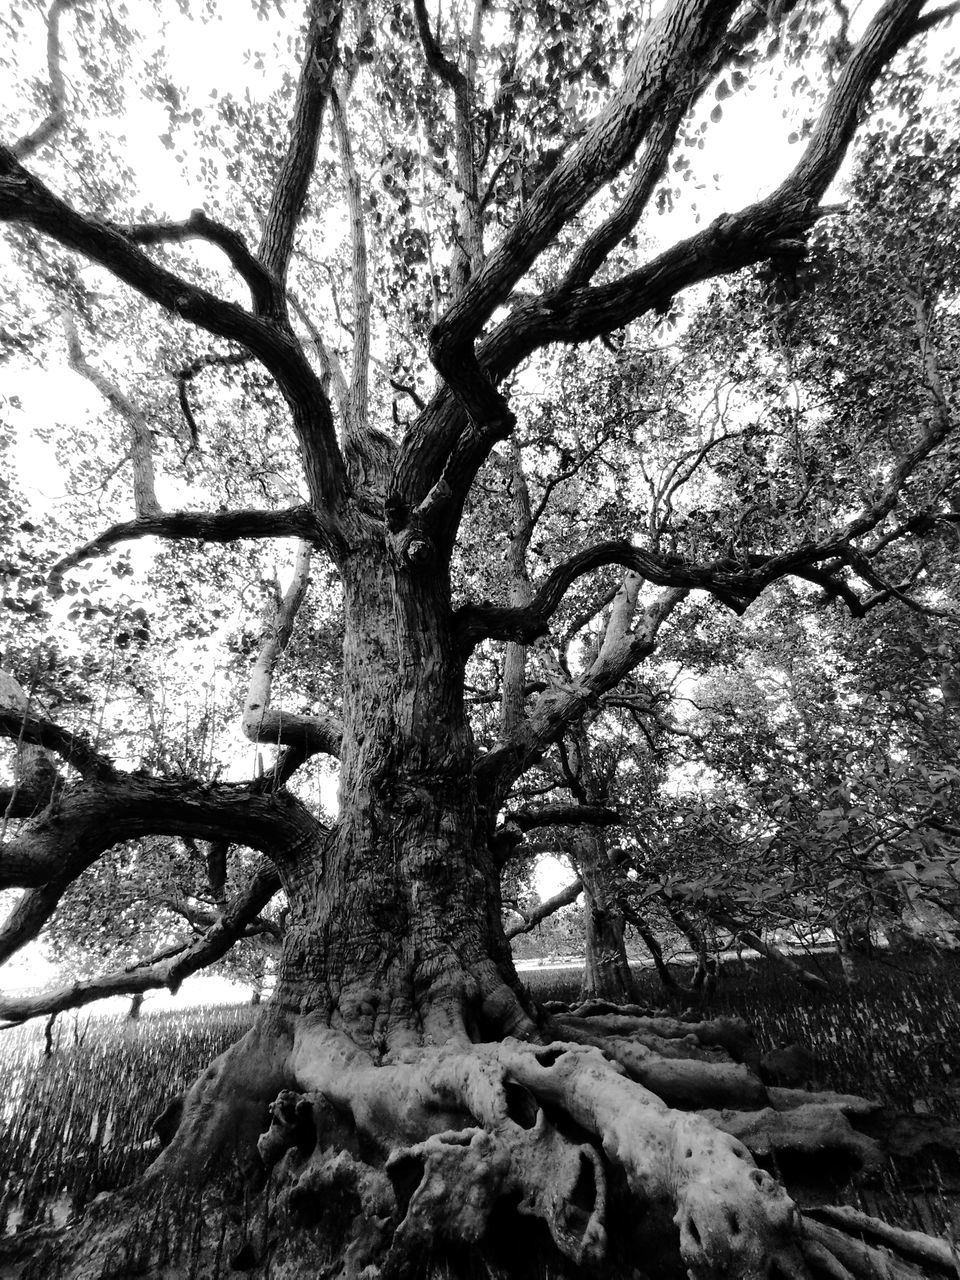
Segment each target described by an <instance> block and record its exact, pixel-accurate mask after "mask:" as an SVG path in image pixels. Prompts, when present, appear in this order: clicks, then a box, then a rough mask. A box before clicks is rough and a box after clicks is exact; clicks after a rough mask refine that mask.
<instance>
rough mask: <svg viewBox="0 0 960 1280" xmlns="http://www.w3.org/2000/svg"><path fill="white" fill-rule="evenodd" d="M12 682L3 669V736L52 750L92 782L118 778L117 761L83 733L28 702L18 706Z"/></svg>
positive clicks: (0, 677) (0, 675)
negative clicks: (37, 710)
mask: <svg viewBox="0 0 960 1280" xmlns="http://www.w3.org/2000/svg"><path fill="white" fill-rule="evenodd" d="M10 683H13V684H15V683H16V682H15V681H13V680H12V677H11V676H9V675H8V674H7V673H6V672H0V737H2V738H13V739H15V740H16V741H18V742H21V743H29V744H30V745H31V746H36V747H43V748H44V749H45V750H47V751H52V752H54V754H55V755H58V756H59V757H60V758H61V760H63V762H64V764H68V765H70V766H71V767H72V768H74V769H76V771H77V772H78V773H79V774H80V775H81V776H82V777H84V778H86V779H88V780H89V781H91V782H93V781H103V782H111V781H113V780H114V779H115V778H116V777H117V771H116V768H115V767H114V765H113V763H112V762H111V761H110V760H108V759H107V757H106V756H104V755H101V753H100V752H99V751H97V750H96V749H95V748H94V747H92V746H91V745H90V743H89V742H87V740H86V739H85V738H84V737H83V736H82V735H81V734H77V733H71V732H70V730H69V729H63V728H61V727H60V725H58V724H55V723H54V722H53V721H52V720H47V719H45V718H44V717H42V716H35V715H33V714H32V713H31V712H30V710H29V708H28V706H27V705H26V702H24V704H23V705H16V703H15V702H14V701H13V699H12V698H11V697H9V696H8V687H9V684H10ZM18 687H19V686H18Z"/></svg>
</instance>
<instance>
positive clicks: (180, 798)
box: [0, 774, 320, 889]
mask: <svg viewBox="0 0 960 1280" xmlns="http://www.w3.org/2000/svg"><path fill="white" fill-rule="evenodd" d="M319 830H320V828H319V824H318V823H317V822H316V820H315V819H314V818H313V817H312V816H311V814H310V813H309V812H308V811H307V810H306V809H305V808H304V807H303V806H302V805H301V804H300V803H299V801H297V800H296V799H295V798H294V797H293V796H290V795H289V794H287V793H285V792H278V793H271V792H266V791H265V790H264V789H263V787H262V786H260V785H259V783H257V782H252V783H232V784H230V783H219V784H216V785H212V784H199V783H194V782H192V781H183V780H180V779H169V778H151V777H147V776H145V775H143V774H120V775H117V776H115V777H114V778H113V779H109V780H108V779H101V780H100V781H99V782H98V783H97V784H92V783H90V784H88V783H78V784H75V785H73V786H68V787H66V788H64V790H63V791H62V792H61V794H60V795H59V797H58V801H57V804H56V805H55V806H53V807H52V808H50V809H48V810H46V811H45V812H43V813H41V814H40V815H38V816H37V817H36V818H34V819H33V820H32V821H28V822H26V823H24V825H23V826H22V827H21V829H20V831H19V832H18V834H17V835H16V837H14V838H13V839H10V840H7V841H6V842H5V843H4V845H3V847H2V849H0V889H8V888H37V887H39V886H42V885H46V884H48V883H50V882H64V883H65V884H66V883H69V881H70V880H73V879H75V878H76V877H77V876H78V875H79V874H80V872H81V871H83V870H85V869H86V868H87V867H88V866H90V865H91V863H93V862H95V861H96V859H97V858H98V857H100V855H101V854H102V853H105V852H106V850H107V849H110V848H112V847H113V845H115V844H118V843H120V842H121V841H124V840H135V839H137V838H138V837H141V836H146V835H174V836H194V837H198V838H200V839H204V840H216V839H226V840H229V841H230V842H231V843H234V844H242V845H245V846H248V847H250V848H255V849H260V850H261V851H263V852H265V853H268V854H269V855H270V856H271V857H272V858H274V859H275V860H277V861H278V862H279V863H282V862H283V860H284V858H286V857H290V856H293V855H292V853H291V850H293V849H295V848H296V847H299V846H300V845H301V844H303V843H304V842H308V841H314V842H315V841H316V840H317V839H318V838H319V836H318V834H317V833H318V832H319Z"/></svg>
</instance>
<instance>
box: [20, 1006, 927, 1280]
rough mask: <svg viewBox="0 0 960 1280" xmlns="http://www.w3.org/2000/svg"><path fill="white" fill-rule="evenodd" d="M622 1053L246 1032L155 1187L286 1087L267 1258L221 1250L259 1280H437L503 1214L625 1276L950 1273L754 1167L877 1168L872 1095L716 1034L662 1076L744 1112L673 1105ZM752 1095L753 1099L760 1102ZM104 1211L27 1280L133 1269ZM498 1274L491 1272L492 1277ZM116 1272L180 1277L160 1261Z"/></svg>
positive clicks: (269, 1157) (266, 1112) (263, 1153)
mask: <svg viewBox="0 0 960 1280" xmlns="http://www.w3.org/2000/svg"><path fill="white" fill-rule="evenodd" d="M683 1025H684V1024H679V1026H683ZM616 1030H617V1032H621V1031H622V1030H623V1028H622V1026H620V1025H617V1027H616ZM703 1030H706V1028H703ZM662 1031H663V1028H662V1027H661V1028H658V1030H657V1032H652V1031H651V1032H650V1034H661V1033H662ZM711 1034H712V1035H713V1037H714V1039H715V1040H716V1037H717V1036H719V1035H724V1036H726V1037H727V1038H728V1040H729V1041H730V1042H731V1043H742V1041H740V1040H738V1035H737V1032H736V1028H731V1027H729V1026H728V1027H726V1028H725V1029H719V1030H718V1029H716V1028H714V1029H713V1031H712V1033H711V1032H707V1033H706V1036H705V1038H707V1036H709V1035H711ZM689 1037H690V1033H689V1031H687V1032H686V1033H685V1034H684V1036H682V1037H681V1036H680V1035H679V1034H678V1035H677V1036H675V1037H672V1038H673V1039H676V1040H677V1041H678V1042H683V1043H685V1044H687V1047H688V1049H690V1050H692V1049H693V1048H695V1045H694V1044H691V1043H689ZM361 1038H362V1039H364V1040H365V1039H366V1037H361ZM664 1038H665V1039H671V1037H670V1036H666V1037H664ZM629 1043H630V1042H629V1041H628V1040H627V1039H626V1037H625V1036H623V1035H622V1034H618V1035H617V1036H615V1037H614V1040H613V1046H614V1055H613V1056H611V1055H610V1054H605V1053H604V1052H602V1051H601V1049H600V1048H599V1047H597V1046H595V1045H590V1044H583V1043H576V1042H573V1041H570V1040H565V1041H561V1040H557V1041H554V1042H553V1043H549V1044H541V1043H531V1042H527V1041H521V1040H518V1039H514V1038H507V1039H505V1040H503V1041H500V1042H485V1043H480V1044H472V1043H470V1042H469V1041H467V1040H466V1039H465V1038H464V1037H462V1036H457V1037H454V1038H452V1039H451V1040H450V1041H449V1042H448V1043H446V1044H445V1045H442V1046H436V1045H424V1044H422V1043H421V1044H416V1043H414V1042H413V1037H410V1038H403V1037H401V1038H399V1039H398V1040H397V1041H396V1043H395V1046H394V1047H393V1048H391V1049H387V1048H386V1047H385V1046H381V1047H379V1048H374V1049H371V1047H369V1045H367V1044H366V1043H364V1044H363V1047H360V1046H359V1045H358V1044H357V1042H356V1040H355V1039H353V1038H352V1037H351V1036H350V1035H348V1034H347V1033H346V1032H345V1031H344V1030H340V1029H337V1028H332V1027H331V1026H330V1025H328V1023H327V1021H326V1020H325V1019H324V1018H321V1017H319V1016H317V1015H310V1016H305V1017H301V1018H300V1019H298V1020H297V1022H296V1025H295V1027H294V1030H293V1034H292V1039H287V1040H286V1041H285V1042H283V1047H284V1055H283V1060H282V1063H281V1061H280V1057H279V1056H278V1055H279V1051H278V1052H277V1053H270V1052H268V1050H267V1048H266V1042H265V1041H261V1040H258V1039H257V1038H256V1037H253V1038H248V1040H246V1041H244V1042H241V1044H240V1045H238V1046H236V1047H235V1049H234V1050H233V1051H231V1053H230V1054H228V1055H225V1057H224V1059H221V1060H220V1064H219V1065H218V1066H217V1068H216V1070H215V1071H214V1072H213V1073H212V1074H208V1076H207V1077H205V1079H204V1080H201V1081H200V1082H198V1084H197V1085H195V1086H194V1089H193V1090H192V1091H191V1094H190V1095H188V1097H187V1101H186V1105H185V1109H184V1117H183V1120H182V1122H181V1125H180V1128H179V1130H178V1132H177V1135H176V1137H175V1139H174V1141H173V1143H171V1145H170V1146H169V1147H168V1148H167V1149H166V1150H165V1152H164V1154H163V1156H162V1158H161V1159H160V1160H159V1161H158V1162H157V1164H155V1166H154V1167H153V1170H152V1171H151V1173H150V1174H148V1185H153V1186H158V1185H162V1184H163V1182H164V1180H168V1179H169V1177H170V1176H172V1175H175V1174H176V1173H177V1171H178V1169H180V1168H181V1162H183V1163H182V1167H183V1168H184V1169H190V1168H193V1167H195V1165H196V1160H195V1156H196V1152H197V1150H198V1149H199V1148H200V1147H202V1145H203V1141H204V1139H203V1134H204V1132H206V1134H207V1138H208V1139H209V1141H210V1142H216V1141H222V1138H223V1133H224V1126H225V1120H224V1117H225V1116H226V1115H227V1113H228V1110H229V1104H230V1097H231V1096H232V1097H234V1098H236V1096H237V1091H238V1087H239V1086H240V1084H241V1082H245V1083H244V1085H243V1088H242V1089H241V1090H240V1093H241V1100H242V1107H241V1109H240V1112H239V1116H240V1119H241V1121H242V1122H243V1123H244V1124H245V1125H246V1127H247V1129H248V1131H249V1129H250V1127H251V1121H252V1117H253V1113H254V1111H255V1110H256V1108H257V1105H258V1100H259V1103H260V1104H262V1102H263V1099H264V1096H265V1090H266V1089H267V1087H268V1086H270V1087H272V1086H273V1085H274V1084H275V1083H276V1081H277V1080H278V1079H282V1080H283V1087H281V1088H280V1089H279V1090H277V1091H276V1093H275V1094H274V1097H273V1100H272V1102H271V1103H270V1105H269V1106H266V1107H263V1106H262V1105H261V1110H260V1113H259V1114H260V1121H259V1127H260V1129H261V1130H262V1132H261V1133H260V1136H259V1140H258V1142H257V1151H258V1152H259V1158H260V1161H261V1162H262V1169H265V1170H266V1171H268V1172H269V1174H270V1181H269V1188H268V1193H269V1226H266V1225H265V1226H264V1229H263V1230H262V1232H261V1233H260V1235H259V1236H258V1237H257V1240H258V1243H257V1245H256V1247H254V1246H253V1244H252V1243H250V1240H249V1239H247V1241H246V1243H243V1236H242V1232H241V1231H240V1229H239V1228H236V1227H235V1225H234V1226H230V1227H229V1233H228V1239H227V1242H226V1245H224V1233H225V1232H228V1228H227V1226H224V1228H223V1231H222V1232H221V1235H220V1238H219V1243H218V1246H217V1247H218V1249H219V1250H220V1253H221V1254H223V1256H225V1257H226V1256H229V1257H232V1258H236V1259H239V1262H238V1263H237V1265H238V1266H239V1265H242V1267H243V1269H245V1270H247V1271H248V1273H257V1274H262V1273H263V1272H262V1269H263V1268H264V1267H265V1266H266V1264H267V1262H269V1274H270V1275H271V1276H272V1277H273V1278H274V1280H282V1278H283V1277H286V1276H289V1277H294V1276H302V1275H306V1274H311V1275H321V1276H325V1277H329V1278H330V1280H334V1278H336V1280H340V1278H342V1280H354V1278H361V1280H400V1278H401V1277H404V1278H405V1277H411V1276H418V1275H421V1274H425V1273H426V1271H427V1270H428V1269H429V1268H428V1263H429V1261H430V1259H432V1258H435V1257H436V1256H437V1251H438V1249H439V1250H441V1251H442V1250H444V1249H446V1250H447V1251H452V1253H453V1254H454V1255H458V1251H460V1255H462V1251H463V1250H470V1251H472V1252H473V1253H474V1254H476V1256H481V1257H483V1256H485V1257H488V1258H489V1257H490V1256H491V1251H492V1250H495V1241H496V1237H497V1235H498V1234H500V1233H501V1230H502V1228H503V1227H504V1225H505V1223H506V1222H507V1221H509V1222H510V1224H511V1225H510V1232H511V1238H515V1237H516V1235H517V1232H518V1231H521V1233H522V1228H521V1227H520V1226H518V1224H523V1223H527V1224H529V1228H528V1231H529V1236H530V1238H531V1239H533V1240H535V1241H536V1242H537V1243H536V1248H537V1249H539V1250H541V1251H543V1250H546V1251H547V1252H548V1253H549V1254H550V1255H551V1256H552V1257H553V1259H554V1264H553V1265H554V1269H555V1274H556V1275H558V1276H560V1275H573V1274H576V1273H579V1272H581V1271H584V1272H587V1273H591V1272H596V1271H598V1270H602V1271H603V1273H604V1274H607V1275H611V1276H617V1275H621V1274H622V1275H624V1276H627V1275H629V1276H630V1277H632V1280H637V1277H640V1276H646V1277H647V1280H669V1278H670V1277H677V1280H679V1278H680V1277H683V1276H684V1275H686V1276H687V1277H690V1278H691V1280H720V1277H726V1278H727V1280H823V1278H824V1277H826V1278H832V1280H837V1278H839V1280H847V1278H848V1277H853V1280H877V1278H878V1277H888V1280H907V1278H908V1277H909V1278H911V1280H917V1277H923V1276H931V1277H934V1276H943V1275H950V1274H952V1254H951V1253H950V1250H949V1248H948V1246H947V1245H946V1244H945V1243H943V1242H940V1241H936V1240H932V1239H930V1238H929V1237H926V1236H923V1235H921V1234H920V1233H916V1232H904V1231H899V1230H897V1229H894V1228H889V1227H886V1226H885V1224H883V1223H878V1222H877V1220H876V1219H868V1218H867V1217H866V1216H865V1215H863V1214H857V1213H855V1212H854V1211H845V1210H822V1211H820V1212H819V1213H818V1215H817V1216H816V1217H814V1216H810V1215H801V1214H800V1213H799V1211H798V1209H797V1207H796V1206H795V1204H794V1202H793V1200H792V1199H791V1198H790V1196H789V1195H788V1193H787V1191H786V1190H785V1189H784V1187H783V1186H781V1184H780V1183H779V1182H777V1181H776V1180H775V1179H774V1177H773V1176H772V1175H771V1173H769V1172H768V1171H767V1170H765V1169H764V1168H762V1167H758V1165H757V1164H756V1163H755V1161H754V1158H753V1154H756V1155H757V1156H758V1158H760V1159H761V1160H762V1159H763V1158H764V1157H766V1156H770V1155H775V1156H776V1155H782V1154H783V1153H789V1152H793V1153H802V1154H803V1155H805V1156H806V1157H808V1158H810V1159H815V1160H819V1161H820V1162H821V1163H823V1162H824V1160H825V1159H826V1160H827V1161H828V1162H836V1160H837V1158H838V1156H839V1155H846V1156H847V1157H850V1159H851V1162H853V1163H857V1164H859V1165H860V1166H863V1165H864V1164H871V1163H873V1162H874V1161H875V1160H876V1159H877V1155H878V1153H877V1150H876V1148H875V1146H874V1144H873V1143H872V1142H870V1140H869V1139H867V1138H865V1137H864V1136H863V1135H861V1134H859V1133H857V1131H856V1130H855V1129H854V1128H853V1126H852V1125H851V1123H850V1119H849V1117H851V1116H853V1117H854V1118H855V1117H856V1116H857V1115H860V1114H863V1113H865V1112H866V1111H868V1110H869V1109H870V1104H867V1103H865V1102H863V1100H861V1099H855V1098H849V1097H845V1096H843V1095H836V1094H808V1093H804V1092H803V1091H800V1090H785V1089H784V1090H771V1091H769V1092H767V1091H766V1090H764V1089H763V1086H762V1085H760V1083H759V1081H758V1080H757V1078H756V1077H755V1076H752V1073H751V1072H750V1070H749V1068H747V1067H746V1066H745V1065H744V1064H743V1063H735V1062H732V1061H731V1060H730V1057H729V1054H728V1053H727V1052H726V1050H724V1049H723V1048H722V1047H721V1046H720V1045H719V1044H717V1043H714V1044H713V1045H712V1046H708V1047H707V1048H706V1049H704V1048H703V1046H702V1044H701V1046H700V1047H701V1051H702V1052H703V1053H704V1054H705V1055H706V1057H705V1058H704V1059H702V1060H701V1059H698V1058H696V1057H694V1056H690V1057H670V1058H661V1059H659V1061H660V1063H661V1067H662V1070H663V1071H664V1072H665V1073H667V1074H669V1073H672V1072H675V1071H677V1070H684V1071H686V1070H702V1071H704V1072H705V1073H706V1074H707V1075H708V1076H711V1077H714V1076H716V1074H717V1073H719V1072H722V1071H726V1072H727V1073H731V1072H735V1073H738V1074H736V1075H735V1076H731V1077H730V1078H731V1079H736V1080H741V1079H744V1078H747V1077H749V1078H750V1079H751V1081H752V1083H751V1085H750V1087H749V1088H748V1089H746V1090H745V1091H743V1090H742V1091H741V1094H740V1098H739V1102H738V1106H737V1108H736V1109H725V1110H719V1111H714V1112H698V1111H684V1110H679V1109H675V1108H672V1107H671V1106H669V1105H668V1104H667V1103H666V1102H665V1101H664V1099H663V1098H662V1097H661V1096H659V1095H658V1094H657V1093H656V1092H654V1091H652V1090H651V1089H649V1088H648V1087H646V1086H645V1085H644V1084H643V1083H642V1082H641V1081H640V1080H638V1079H636V1078H635V1076H637V1075H642V1074H644V1073H645V1072H648V1070H649V1063H650V1061H652V1060H653V1059H655V1058H657V1055H656V1054H655V1053H654V1052H653V1050H652V1049H650V1048H649V1047H647V1046H646V1045H638V1044H635V1045H634V1051H635V1052H634V1054H633V1055H631V1054H630V1053H628V1052H627V1050H626V1048H625V1046H627V1045H628V1044H629ZM641 1051H642V1052H641ZM231 1055H232V1056H231ZM245 1060H246V1061H245ZM758 1089H759V1091H760V1092H759V1094H758V1093H757V1090H758ZM757 1097H760V1099H761V1101H760V1103H759V1104H758V1105H755V1106H754V1109H752V1110H751V1109H749V1108H750V1107H751V1106H752V1105H753V1102H752V1101H751V1100H754V1099H756V1098H757ZM752 1153H753V1154H752ZM117 1205H118V1206H119V1207H120V1208H122V1210H123V1212H124V1213H125V1214H126V1215H127V1216H128V1220H129V1215H130V1213H131V1211H132V1209H133V1208H134V1207H135V1205H136V1199H135V1198H133V1199H131V1198H130V1197H119V1198H118V1199H117ZM140 1207H141V1209H142V1204H141V1206H140ZM851 1214H852V1217H851V1216H850V1215H851ZM505 1215H506V1216H505ZM110 1220H111V1210H110V1206H109V1205H107V1206H95V1212H94V1214H93V1219H92V1222H93V1224H94V1226H96V1224H97V1222H98V1221H99V1224H100V1225H99V1228H98V1229H99V1231H100V1236H99V1246H98V1248H97V1249H93V1247H92V1245H91V1247H88V1248H86V1249H84V1248H82V1247H79V1246H77V1245H76V1244H73V1245H71V1246H70V1247H68V1248H67V1249H63V1248H62V1247H58V1252H57V1261H58V1262H59V1263H61V1264H64V1265H61V1266H60V1268H59V1270H58V1269H57V1267H52V1268H49V1267H48V1268H47V1270H46V1271H44V1270H42V1269H41V1270H38V1271H35V1272H34V1273H32V1274H37V1275H39V1274H49V1275H57V1274H62V1275H64V1276H69V1277H83V1278H84V1280H92V1277H94V1276H107V1275H111V1274H112V1275H117V1274H121V1273H120V1272H117V1271H116V1270H115V1269H114V1270H112V1271H111V1269H110V1268H111V1266H114V1265H115V1264H114V1263H111V1262H110V1261H109V1259H110V1258H114V1259H115V1258H116V1257H117V1256H118V1247H119V1245H118V1239H119V1237H118V1234H117V1231H116V1229H115V1228H113V1227H109V1225H108V1224H109V1222H110ZM223 1221H224V1222H226V1218H224V1219H223ZM265 1222H266V1218H265ZM92 1230H93V1227H90V1228H88V1232H87V1234H88V1237H89V1235H90V1232H91V1231H92ZM111 1232H112V1234H111ZM211 1248H212V1246H211ZM48 1256H49V1255H48ZM124 1256H126V1255H124ZM458 1256H459V1255H458ZM218 1257H219V1254H218ZM653 1259H656V1262H655V1263H654V1262H653ZM94 1262H95V1263H96V1265H95V1266H94V1265H93V1263H94ZM948 1263H949V1266H948V1265H947V1264H948ZM204 1265H206V1266H207V1271H204V1269H203V1266H201V1267H200V1268H199V1270H198V1272H197V1274H216V1272H214V1271H213V1270H212V1264H211V1263H210V1259H209V1257H208V1258H207V1259H206V1263H205V1264H204ZM654 1265H655V1268H656V1269H655V1270H650V1271H645V1270H644V1267H645V1266H654ZM509 1270H510V1268H509V1267H508V1268H506V1271H507V1272H509ZM514 1271H515V1272H516V1267H514ZM224 1273H225V1274H226V1273H227V1272H226V1269H225V1270H224ZM503 1273H504V1272H503V1269H502V1268H501V1270H500V1271H497V1270H496V1268H494V1272H493V1274H503ZM14 1274H16V1273H14ZM24 1274H28V1273H26V1272H25V1273H24ZM123 1274H129V1275H135V1274H144V1275H154V1276H159V1275H161V1274H163V1275H164V1276H170V1275H172V1274H175V1273H172V1272H171V1271H170V1270H169V1268H167V1270H165V1271H163V1270H161V1269H160V1268H159V1264H157V1265H154V1266H153V1268H152V1269H151V1268H150V1267H147V1268H146V1269H139V1270H128V1271H127V1272H124V1273H123ZM176 1274H179V1273H176ZM474 1274H476V1271H474Z"/></svg>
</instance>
